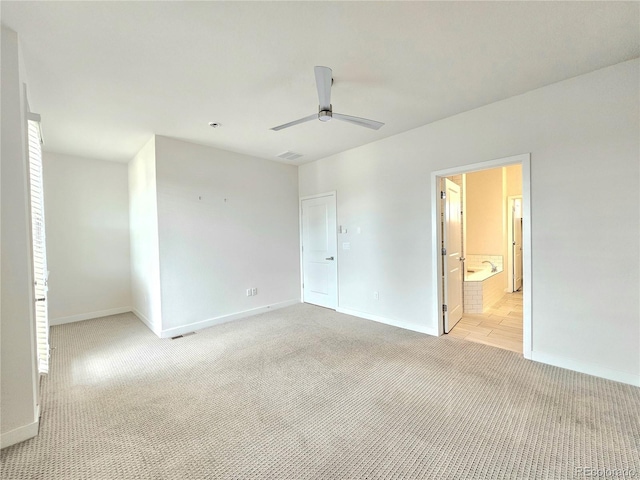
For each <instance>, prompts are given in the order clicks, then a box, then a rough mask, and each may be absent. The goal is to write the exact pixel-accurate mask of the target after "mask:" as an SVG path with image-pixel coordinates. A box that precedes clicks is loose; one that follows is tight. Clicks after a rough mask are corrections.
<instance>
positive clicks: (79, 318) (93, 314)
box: [49, 307, 133, 325]
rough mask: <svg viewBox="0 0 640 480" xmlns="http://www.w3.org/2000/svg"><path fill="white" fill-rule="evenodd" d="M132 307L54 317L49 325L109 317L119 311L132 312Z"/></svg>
mask: <svg viewBox="0 0 640 480" xmlns="http://www.w3.org/2000/svg"><path fill="white" fill-rule="evenodd" d="M131 311H133V309H132V308H131V307H118V308H109V309H107V310H98V311H96V312H88V313H79V314H77V315H70V316H68V317H58V318H53V319H51V320H50V321H49V325H63V324H65V323H73V322H81V321H83V320H91V319H92V318H100V317H108V316H109V315H118V314H119V313H127V312H131Z"/></svg>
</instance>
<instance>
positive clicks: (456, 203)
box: [442, 178, 464, 333]
mask: <svg viewBox="0 0 640 480" xmlns="http://www.w3.org/2000/svg"><path fill="white" fill-rule="evenodd" d="M443 191H444V201H443V209H442V213H443V219H442V221H443V228H442V248H443V250H442V261H443V265H442V267H443V268H442V273H443V276H444V279H443V282H444V289H443V291H444V305H443V308H442V311H443V315H444V332H445V333H449V332H450V331H451V329H452V328H453V327H454V326H455V324H456V323H458V321H460V319H461V318H462V280H463V278H464V272H463V266H464V263H463V262H464V258H463V257H462V215H461V210H462V204H461V201H460V187H459V186H458V185H456V184H455V183H453V182H452V181H451V180H448V179H446V178H445V179H444V190H443Z"/></svg>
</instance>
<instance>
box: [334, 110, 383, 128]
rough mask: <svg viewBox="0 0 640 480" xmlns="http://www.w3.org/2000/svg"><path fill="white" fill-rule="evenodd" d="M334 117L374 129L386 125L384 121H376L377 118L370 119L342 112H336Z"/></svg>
mask: <svg viewBox="0 0 640 480" xmlns="http://www.w3.org/2000/svg"><path fill="white" fill-rule="evenodd" d="M333 118H335V119H336V120H341V121H343V122H349V123H353V124H354V125H360V126H361V127H367V128H371V129H372V130H379V129H380V127H382V126H383V125H384V123H382V122H376V121H375V120H369V119H367V118H360V117H352V116H351V115H343V114H341V113H334V114H333Z"/></svg>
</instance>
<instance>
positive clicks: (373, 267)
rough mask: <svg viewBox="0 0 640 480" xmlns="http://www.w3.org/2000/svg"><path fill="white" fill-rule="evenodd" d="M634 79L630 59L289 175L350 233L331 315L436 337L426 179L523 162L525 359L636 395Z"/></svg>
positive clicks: (639, 317) (639, 232) (639, 314)
mask: <svg viewBox="0 0 640 480" xmlns="http://www.w3.org/2000/svg"><path fill="white" fill-rule="evenodd" d="M639 80H640V79H639V62H638V60H637V59H636V60H633V61H629V62H625V63H621V64H618V65H615V66H612V67H609V68H606V69H602V70H599V71H596V72H593V73H590V74H587V75H583V76H580V77H576V78H573V79H569V80H566V81H563V82H559V83H556V84H553V85H550V86H547V87H544V88H541V89H538V90H535V91H532V92H529V93H526V94H524V95H520V96H517V97H512V98H509V99H507V100H504V101H501V102H497V103H494V104H491V105H487V106H485V107H481V108H478V109H476V110H472V111H470V112H466V113H463V114H460V115H456V116H454V117H451V118H448V119H445V120H442V121H439V122H435V123H432V124H429V125H426V126H423V127H420V128H417V129H415V130H412V131H409V132H405V133H402V134H399V135H395V136H392V137H389V138H386V139H384V140H381V141H378V142H374V143H371V144H368V145H365V146H363V147H359V148H356V149H353V150H350V151H347V152H343V153H341V154H338V155H334V156H332V157H328V158H326V159H323V160H319V161H316V162H313V163H310V164H306V165H303V166H301V167H300V168H299V179H300V180H299V181H300V195H301V196H303V195H311V194H315V193H319V192H325V191H330V190H336V191H337V200H338V223H339V224H340V225H344V226H347V227H351V228H349V230H348V231H349V233H348V234H346V235H341V238H340V239H339V240H340V241H346V240H347V239H349V241H350V242H351V250H349V251H342V250H341V251H340V252H339V262H340V263H339V281H340V286H339V289H340V290H339V291H340V307H341V308H348V309H352V310H358V311H360V312H363V313H364V314H367V315H370V316H381V317H386V318H387V319H393V320H394V321H398V322H403V323H404V324H405V325H409V326H410V325H413V326H416V327H418V328H420V327H425V326H426V327H428V328H429V329H431V330H436V329H437V322H438V321H439V319H438V318H433V317H432V311H433V310H432V309H433V307H432V305H433V304H434V302H437V301H438V300H437V299H436V298H432V290H433V288H432V285H431V272H432V269H434V268H436V266H435V265H432V263H431V202H432V199H435V196H436V194H435V192H431V191H430V183H429V182H430V174H431V172H432V171H436V170H443V169H446V168H450V167H455V166H463V165H467V164H471V163H475V162H481V161H485V160H492V159H498V158H504V157H508V156H511V155H515V154H520V153H526V152H531V188H532V191H531V196H532V200H531V201H532V205H531V210H532V219H531V224H532V227H531V228H532V243H533V244H532V289H533V292H532V295H533V298H532V302H533V305H532V310H533V317H532V321H533V353H532V355H533V358H534V359H538V360H540V361H544V362H547V363H552V364H557V365H560V366H565V367H567V368H572V369H575V370H581V371H586V372H587V373H592V374H595V375H600V376H605V377H608V378H613V379H616V380H620V381H624V382H628V383H633V384H637V385H640V348H639V347H640V308H639V290H640V283H639V268H640V258H639V250H640V248H639V247H640V245H639V241H640V240H639V239H640V228H639V217H640V207H639V202H638V189H639V173H640V172H639V165H640V162H639V158H638V154H639V148H640V145H639V143H640V142H639V136H638V131H639V128H640V125H639V123H640V122H639V116H640V115H639V90H638V84H639V83H638V82H639ZM345 128H350V127H349V126H345ZM357 226H360V227H362V233H361V234H360V235H358V234H357V233H355V232H356V229H355V228H354V227H357ZM374 290H377V291H379V292H380V300H379V301H375V300H373V295H372V292H373V291H374Z"/></svg>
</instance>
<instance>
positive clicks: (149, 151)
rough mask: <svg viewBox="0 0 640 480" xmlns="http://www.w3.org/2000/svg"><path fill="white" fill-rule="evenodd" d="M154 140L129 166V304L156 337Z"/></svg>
mask: <svg viewBox="0 0 640 480" xmlns="http://www.w3.org/2000/svg"><path fill="white" fill-rule="evenodd" d="M155 148H156V145H155V137H152V138H151V139H150V140H149V141H148V142H147V144H146V145H145V146H144V147H143V148H142V149H141V150H140V152H139V153H138V155H136V157H135V158H134V159H132V160H131V161H130V162H129V168H128V174H129V225H130V232H129V234H130V253H131V304H132V307H133V311H134V312H135V314H136V315H137V316H138V318H140V319H141V320H142V321H143V322H145V323H146V324H147V326H148V327H149V328H150V329H151V330H153V331H154V332H155V333H156V334H158V335H159V334H160V331H161V330H162V308H161V301H160V264H159V262H160V256H159V253H158V205H157V192H156V161H155Z"/></svg>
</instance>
